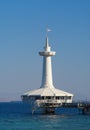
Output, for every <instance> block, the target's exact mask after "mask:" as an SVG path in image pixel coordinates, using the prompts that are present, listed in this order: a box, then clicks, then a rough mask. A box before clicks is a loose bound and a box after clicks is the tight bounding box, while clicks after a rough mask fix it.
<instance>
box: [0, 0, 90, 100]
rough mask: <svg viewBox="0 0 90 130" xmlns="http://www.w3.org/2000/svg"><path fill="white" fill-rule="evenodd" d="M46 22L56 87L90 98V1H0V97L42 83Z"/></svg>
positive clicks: (15, 94) (15, 96) (79, 97)
mask: <svg viewBox="0 0 90 130" xmlns="http://www.w3.org/2000/svg"><path fill="white" fill-rule="evenodd" d="M47 27H48V28H50V29H51V30H52V32H50V33H49V34H48V37H49V42H50V45H51V47H52V50H55V51H56V56H55V57H53V58H52V64H53V80H54V85H55V87H56V88H59V89H62V90H65V91H67V92H71V93H73V94H74V95H75V96H74V99H75V100H86V99H87V100H89V101H90V0H8V1H7V0H0V101H11V100H20V95H21V94H23V93H24V92H27V91H28V90H31V89H36V88H39V87H40V85H41V77H42V58H41V57H40V56H39V55H38V52H39V51H41V50H43V47H44V44H45V38H46V28H47Z"/></svg>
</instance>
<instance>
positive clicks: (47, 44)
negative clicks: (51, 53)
mask: <svg viewBox="0 0 90 130" xmlns="http://www.w3.org/2000/svg"><path fill="white" fill-rule="evenodd" d="M48 46H49V42H48V37H46V48H47V47H48Z"/></svg>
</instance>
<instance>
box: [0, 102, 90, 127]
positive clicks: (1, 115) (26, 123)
mask: <svg viewBox="0 0 90 130" xmlns="http://www.w3.org/2000/svg"><path fill="white" fill-rule="evenodd" d="M60 111H61V110H60ZM62 111H63V110H62ZM67 111H68V112H69V113H66V112H65V114H63V113H62V114H58V115H32V114H30V112H29V106H28V105H26V104H22V103H0V130H89V129H90V115H81V114H79V113H78V112H76V111H75V110H72V112H71V110H70V109H69V110H67ZM74 111H75V112H74Z"/></svg>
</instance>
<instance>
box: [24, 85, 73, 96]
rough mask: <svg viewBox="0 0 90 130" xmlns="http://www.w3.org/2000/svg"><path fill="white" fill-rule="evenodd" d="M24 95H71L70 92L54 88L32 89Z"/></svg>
mask: <svg viewBox="0 0 90 130" xmlns="http://www.w3.org/2000/svg"><path fill="white" fill-rule="evenodd" d="M24 95H27V96H73V94H71V93H67V92H65V91H62V90H59V89H56V88H48V87H47V88H39V89H36V90H33V91H29V92H27V93H25V94H24Z"/></svg>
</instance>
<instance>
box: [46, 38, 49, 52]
mask: <svg viewBox="0 0 90 130" xmlns="http://www.w3.org/2000/svg"><path fill="white" fill-rule="evenodd" d="M45 51H50V46H49V40H48V37H46V45H45Z"/></svg>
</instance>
